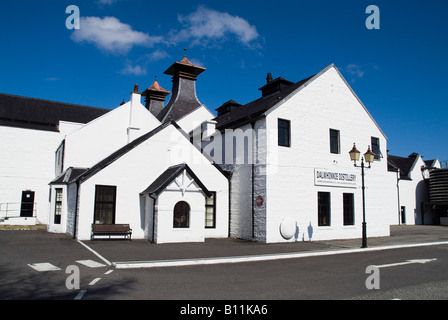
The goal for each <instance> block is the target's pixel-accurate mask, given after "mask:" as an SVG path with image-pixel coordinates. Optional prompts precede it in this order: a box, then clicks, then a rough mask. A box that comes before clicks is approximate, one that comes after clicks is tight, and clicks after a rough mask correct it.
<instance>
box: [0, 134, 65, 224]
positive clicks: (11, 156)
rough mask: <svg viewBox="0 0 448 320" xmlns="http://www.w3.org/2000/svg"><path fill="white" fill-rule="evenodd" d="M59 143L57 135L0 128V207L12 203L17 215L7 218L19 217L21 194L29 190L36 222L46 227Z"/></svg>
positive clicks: (60, 138)
mask: <svg viewBox="0 0 448 320" xmlns="http://www.w3.org/2000/svg"><path fill="white" fill-rule="evenodd" d="M61 140H62V136H61V134H60V133H58V132H49V131H40V130H30V129H21V128H13V127H3V126H0V149H1V150H2V152H1V153H0V181H1V183H0V203H16V205H15V209H16V210H17V211H15V212H13V213H10V215H11V214H14V215H17V216H18V215H20V202H21V201H22V191H24V190H32V191H34V192H35V199H34V201H35V202H36V203H37V208H36V209H37V218H38V220H39V221H40V222H41V223H44V224H46V223H47V221H48V212H49V189H50V187H49V185H48V183H50V181H52V180H53V179H54V164H55V151H56V149H57V148H58V146H59V145H60V143H61ZM13 207H14V206H13ZM2 213H3V212H2Z"/></svg>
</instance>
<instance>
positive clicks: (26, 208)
mask: <svg viewBox="0 0 448 320" xmlns="http://www.w3.org/2000/svg"><path fill="white" fill-rule="evenodd" d="M33 213H34V191H30V190H26V191H22V203H21V206H20V216H21V217H32V216H33Z"/></svg>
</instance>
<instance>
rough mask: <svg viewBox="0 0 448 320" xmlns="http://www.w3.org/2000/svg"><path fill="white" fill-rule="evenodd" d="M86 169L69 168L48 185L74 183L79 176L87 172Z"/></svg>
mask: <svg viewBox="0 0 448 320" xmlns="http://www.w3.org/2000/svg"><path fill="white" fill-rule="evenodd" d="M87 170H89V169H87V168H73V167H70V168H68V169H67V170H65V171H64V172H63V173H62V174H61V175H60V176H59V177H57V178H56V179H54V180H53V181H51V182H50V184H70V183H72V182H75V181H76V180H77V179H78V178H79V177H80V176H82V175H83V174H84V173H86V172H87Z"/></svg>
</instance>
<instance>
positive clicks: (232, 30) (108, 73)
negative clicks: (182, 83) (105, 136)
mask: <svg viewBox="0 0 448 320" xmlns="http://www.w3.org/2000/svg"><path fill="white" fill-rule="evenodd" d="M69 5H76V6H78V8H79V9H80V17H81V28H80V29H79V30H68V29H67V28H66V20H67V18H68V17H69V14H67V13H66V12H65V11H66V8H67V7H68V6H69ZM369 5H376V6H377V7H378V8H379V9H380V29H379V30H377V29H373V30H369V29H367V28H366V25H365V22H366V19H367V18H368V17H369V14H366V8H367V6H369ZM447 14H448V2H447V1H446V0H428V1H414V0H408V1H399V0H388V1H384V0H369V1H364V0H339V1H330V0H314V1H303V0H294V1H292V0H284V1H278V2H273V1H266V0H258V1H247V0H239V1H235V0H226V1H202V2H196V1H185V0H184V1H177V0H176V1H147V0H93V1H85V0H84V1H76V0H69V1H65V0H41V1H33V0H21V1H2V2H1V3H0V21H1V22H0V23H1V27H0V39H1V43H2V47H1V50H0V92H3V93H9V94H17V95H23V96H29V97H36V98H42V99H49V100H57V101H64V102H70V103H75V104H82V105H89V106H94V107H105V108H115V107H117V106H118V105H119V104H120V102H121V101H122V100H125V101H127V100H129V93H130V92H131V91H132V90H133V86H134V84H135V83H138V84H139V86H140V90H141V91H142V90H143V89H144V88H146V87H149V86H150V85H151V84H152V82H153V80H154V76H155V75H157V80H158V82H159V83H160V84H161V85H162V87H164V88H165V89H167V90H171V78H170V77H169V76H167V75H164V74H163V72H164V71H165V70H166V69H167V68H168V67H169V66H170V65H171V64H172V63H173V62H174V61H180V60H181V59H182V57H183V55H184V48H185V47H187V48H188V51H187V56H188V58H189V59H190V60H191V61H193V62H194V63H196V64H200V65H202V66H204V67H206V68H207V71H206V72H204V73H203V74H201V75H200V77H199V80H198V83H197V93H198V97H199V100H200V101H201V102H202V103H204V104H205V105H206V106H207V107H209V108H210V109H211V110H214V109H216V108H217V107H219V106H220V105H221V104H222V103H224V102H226V101H228V100H230V99H234V100H236V101H238V102H239V103H241V104H245V103H248V102H250V101H252V100H254V99H257V98H258V97H260V92H259V91H258V90H257V89H258V88H260V87H261V86H263V85H264V84H265V81H266V80H265V79H266V74H267V72H271V73H272V75H273V77H274V78H276V77H279V76H283V77H284V78H286V79H288V80H290V81H294V82H296V81H299V80H301V79H303V78H306V77H308V76H310V75H313V74H316V73H318V72H319V71H321V70H322V69H324V68H325V67H326V66H328V65H329V64H331V63H334V64H335V65H336V66H337V67H338V69H339V70H340V71H341V73H342V74H343V75H344V77H345V78H346V79H347V81H348V83H349V84H350V85H351V86H352V88H353V89H354V91H355V92H356V93H357V95H358V96H359V98H360V99H361V100H362V101H363V103H364V104H365V106H366V107H367V109H368V110H369V112H370V113H371V114H372V116H373V117H374V118H375V120H376V121H377V122H378V124H379V125H380V127H381V128H382V130H383V131H384V132H385V134H386V135H387V137H388V149H389V150H390V153H391V154H394V155H400V156H407V155H409V154H411V153H412V152H417V153H420V154H422V155H423V156H424V159H433V158H435V157H437V158H439V159H440V160H448V111H447V110H448V108H447V107H448V106H447V97H446V92H447V91H448V79H447V74H448V72H447V71H448V67H447V65H446V58H447V56H448V37H447V30H448V19H447V18H446V16H447Z"/></svg>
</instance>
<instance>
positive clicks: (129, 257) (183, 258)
mask: <svg viewBox="0 0 448 320" xmlns="http://www.w3.org/2000/svg"><path fill="white" fill-rule="evenodd" d="M78 242H79V243H81V244H82V245H83V246H85V247H86V248H87V249H88V250H90V251H92V252H93V253H94V254H96V255H97V256H98V257H99V258H100V259H101V260H103V261H104V262H105V263H106V264H108V265H111V266H113V267H115V268H152V267H169V266H180V265H198V264H217V263H238V262H249V261H266V260H275V259H290V258H303V257H309V256H322V255H334V254H344V253H353V252H363V251H377V250H387V249H396V248H405V247H416V246H427V245H440V244H444V245H445V244H448V227H447V226H419V225H416V226H406V225H400V226H391V235H390V236H389V237H375V238H368V241H367V244H368V248H367V249H361V248H360V247H361V239H351V240H331V241H298V242H292V243H291V242H289V243H273V244H266V243H260V242H253V241H246V240H240V239H231V238H227V239H207V240H206V241H205V242H204V243H178V244H152V243H150V242H148V241H146V240H132V241H129V240H95V241H82V242H81V241H78Z"/></svg>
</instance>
